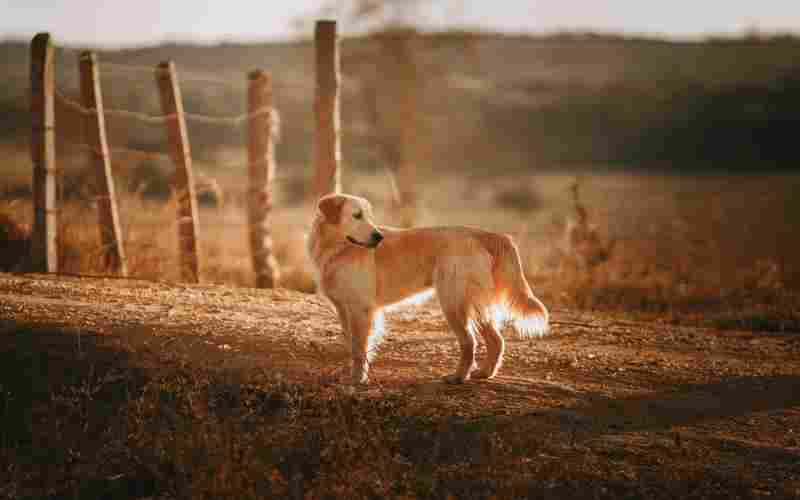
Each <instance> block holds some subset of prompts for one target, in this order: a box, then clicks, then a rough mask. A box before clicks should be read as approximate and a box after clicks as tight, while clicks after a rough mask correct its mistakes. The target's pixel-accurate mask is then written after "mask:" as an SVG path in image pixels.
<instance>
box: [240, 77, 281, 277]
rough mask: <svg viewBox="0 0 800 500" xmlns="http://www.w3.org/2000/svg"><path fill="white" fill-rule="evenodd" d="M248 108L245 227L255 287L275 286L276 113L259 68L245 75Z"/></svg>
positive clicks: (267, 79)
mask: <svg viewBox="0 0 800 500" xmlns="http://www.w3.org/2000/svg"><path fill="white" fill-rule="evenodd" d="M248 80H249V86H248V91H247V109H248V113H249V115H250V121H249V122H248V128H247V136H248V148H247V156H248V158H247V160H248V171H249V174H250V186H249V189H248V194H249V196H248V200H247V201H248V212H247V215H248V226H249V227H248V230H249V235H250V254H251V257H252V261H253V271H255V275H256V287H257V288H275V286H277V284H278V281H279V279H280V269H279V268H278V261H277V260H275V256H274V255H273V254H272V228H271V227H270V223H269V213H270V211H271V210H272V181H273V179H274V178H275V142H276V141H277V137H278V126H279V123H278V114H277V112H276V111H275V110H274V109H273V108H272V79H271V78H270V75H269V74H268V73H265V72H264V71H261V70H255V71H252V72H251V73H250V74H249V75H248Z"/></svg>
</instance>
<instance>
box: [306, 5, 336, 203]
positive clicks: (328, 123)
mask: <svg viewBox="0 0 800 500" xmlns="http://www.w3.org/2000/svg"><path fill="white" fill-rule="evenodd" d="M314 46H315V47H316V75H317V76H316V79H317V85H316V98H315V101H314V112H315V114H316V118H317V130H316V140H315V144H314V152H315V161H314V165H315V167H314V168H315V173H314V192H313V196H314V197H315V198H314V200H313V201H316V200H317V199H318V198H319V197H320V196H323V195H325V194H327V193H338V192H340V191H341V190H342V189H341V173H340V165H339V163H340V161H341V156H342V155H341V146H340V144H339V139H340V137H339V127H340V125H339V41H338V38H337V34H336V21H329V20H323V21H317V24H316V28H315V30H314Z"/></svg>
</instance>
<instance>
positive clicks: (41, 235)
mask: <svg viewBox="0 0 800 500" xmlns="http://www.w3.org/2000/svg"><path fill="white" fill-rule="evenodd" d="M53 54H54V51H53V43H52V40H51V38H50V34H49V33H39V34H37V35H36V36H35V37H33V40H32V41H31V122H32V127H31V132H32V133H31V161H32V162H33V234H32V235H31V269H32V270H34V271H39V272H48V273H55V272H58V237H57V234H58V212H57V206H56V205H57V203H58V199H57V195H56V192H57V190H56V142H55V124H56V120H55V107H54V106H55V68H54V61H53V57H54V55H53Z"/></svg>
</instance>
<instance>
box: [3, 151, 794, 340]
mask: <svg viewBox="0 0 800 500" xmlns="http://www.w3.org/2000/svg"><path fill="white" fill-rule="evenodd" d="M203 167H204V165H202V164H201V165H200V168H201V170H203ZM205 167H206V169H205V171H206V172H211V171H213V170H211V169H210V168H208V166H207V165H205ZM287 170H288V171H291V169H287ZM295 171H296V170H295ZM215 177H216V179H217V180H218V182H219V183H220V184H221V186H222V189H223V190H224V191H225V198H226V200H228V201H227V202H226V204H225V205H224V206H223V207H222V208H214V209H209V208H204V209H202V210H201V215H200V220H201V221H200V248H201V252H202V255H201V260H202V268H203V273H204V277H205V280H206V281H208V282H212V283H225V284H234V285H239V286H252V285H253V276H252V272H251V268H250V260H249V259H250V258H249V252H248V248H247V246H246V239H245V235H246V216H245V207H244V205H243V203H244V202H243V200H244V196H243V192H244V186H245V183H244V181H243V179H242V173H241V172H220V173H219V174H218V175H216V176H215ZM576 179H577V180H578V182H579V184H580V201H579V204H580V207H581V208H576V206H577V205H576V200H575V199H574V193H573V190H572V189H571V186H574V185H575V182H576ZM347 180H348V181H349V182H346V185H345V189H346V190H347V191H349V192H353V193H355V194H360V195H364V196H367V197H368V198H370V199H371V200H372V201H373V203H374V204H375V205H376V208H377V211H378V219H379V220H391V214H390V213H388V210H389V205H388V203H384V200H388V199H389V193H388V184H387V182H386V179H385V177H384V176H383V175H354V176H352V177H349V178H348V179H347ZM18 184H19V183H17V185H18ZM301 184H302V177H299V176H297V175H293V176H288V177H283V178H281V179H280V180H279V181H278V183H277V187H276V191H277V193H276V197H277V200H278V205H277V207H276V209H275V211H274V214H273V218H272V221H273V235H274V240H275V247H274V248H275V253H276V257H277V259H278V261H279V263H280V265H281V267H282V269H283V273H282V274H283V282H282V286H284V287H287V288H292V289H296V290H301V291H311V290H312V289H313V283H312V279H311V275H310V272H309V270H308V267H307V263H306V261H305V255H304V244H303V241H304V233H305V228H306V224H307V222H308V211H307V209H306V208H305V207H303V205H302V204H301V203H300V202H299V200H301V199H302V197H301V196H300V195H299V192H298V186H299V185H301ZM797 189H800V178H798V177H796V176H790V175H781V176H778V175H776V176H761V177H756V176H738V177H736V176H670V175H634V174H627V173H624V172H619V173H606V174H580V175H579V176H578V177H575V176H574V175H558V174H542V175H529V176H523V175H517V176H513V177H511V176H508V177H500V178H493V179H485V178H474V177H472V178H470V177H454V176H447V177H438V178H434V177H433V176H428V179H427V182H426V183H425V184H424V188H423V189H422V190H421V193H420V199H421V200H422V201H421V205H422V207H423V210H422V211H421V214H422V215H421V217H422V219H421V220H420V223H421V224H468V225H476V226H482V227H486V228H489V229H493V230H497V231H503V232H508V233H511V234H513V235H514V236H515V237H516V239H517V241H518V242H519V245H520V248H521V252H522V255H523V258H524V261H525V267H526V270H527V272H528V274H529V276H530V278H531V280H532V283H533V284H534V288H535V289H536V291H537V293H538V294H540V295H542V296H543V297H544V298H545V300H546V301H547V302H548V303H549V304H552V307H556V308H558V307H562V306H577V307H581V308H588V309H592V308H600V309H615V310H620V311H629V312H635V313H645V314H657V315H660V316H663V315H665V314H666V315H667V316H668V317H670V318H671V319H673V320H676V321H691V322H695V323H696V322H698V321H699V322H704V323H708V324H711V325H713V326H719V327H727V328H730V327H734V328H764V329H769V330H774V329H779V330H791V329H797V328H798V323H799V320H798V317H797V311H798V303H800V302H799V301H798V290H799V289H800V259H798V257H797V256H798V255H800V238H798V237H797V235H796V232H795V231H794V230H793V224H794V222H795V221H794V218H796V214H798V213H800V201H796V199H795V198H794V197H793V193H794V192H796V190H797ZM6 192H7V193H10V194H13V193H18V192H19V188H18V187H17V188H15V187H14V186H12V185H9V186H8V187H7V188H6ZM120 203H121V206H120V213H121V214H122V225H123V230H124V237H125V245H126V250H127V254H128V258H129V269H130V272H131V274H132V275H133V276H137V277H143V278H149V279H154V280H166V281H177V280H178V279H179V275H178V273H177V266H176V262H177V257H178V256H177V255H176V248H177V245H176V228H175V223H174V220H172V214H173V213H174V206H173V205H172V204H171V203H169V202H166V203H165V202H158V201H149V200H144V199H142V198H141V197H137V196H135V195H124V196H123V197H122V200H121V202H120ZM0 213H3V214H5V215H6V217H8V218H10V219H12V220H14V221H16V222H17V223H19V224H21V225H22V227H29V224H30V215H31V209H30V202H29V200H26V199H20V198H19V197H17V198H12V199H7V200H6V201H5V202H3V203H2V205H0ZM581 214H582V215H581ZM95 217H96V215H95V211H94V207H93V206H92V204H91V203H89V202H86V201H84V200H80V199H78V200H74V199H73V200H71V201H69V202H68V203H66V204H65V205H64V207H63V209H62V212H61V220H62V224H61V229H60V234H61V238H62V241H63V242H64V245H65V246H64V248H65V250H64V251H63V253H62V257H61V260H62V262H61V268H62V269H63V270H64V271H65V272H70V273H83V274H99V273H102V272H103V270H102V268H101V267H100V263H101V261H102V259H101V254H100V248H99V246H98V233H97V228H96V226H95V224H94V219H95ZM581 220H582V221H583V222H580V221H581ZM576 223H580V224H584V225H585V226H586V227H585V228H584V231H586V230H589V229H591V234H592V235H593V237H595V239H596V240H597V242H599V243H598V244H599V245H602V246H609V247H610V242H612V241H613V242H614V245H613V248H608V249H601V250H603V251H601V252H600V254H601V255H602V256H603V258H601V259H599V260H598V259H594V260H592V262H591V263H590V264H587V260H586V259H585V258H582V255H580V254H582V253H583V252H585V251H586V248H580V249H579V248H577V247H576V246H575V244H574V241H573V243H572V244H571V243H570V236H569V234H573V239H574V231H575V227H576ZM570 231H572V233H570ZM605 250H608V251H605Z"/></svg>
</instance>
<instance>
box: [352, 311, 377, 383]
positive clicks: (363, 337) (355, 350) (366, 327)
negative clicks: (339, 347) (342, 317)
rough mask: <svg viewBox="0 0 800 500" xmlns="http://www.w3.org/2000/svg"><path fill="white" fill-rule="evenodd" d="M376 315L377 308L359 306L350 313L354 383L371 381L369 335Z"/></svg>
mask: <svg viewBox="0 0 800 500" xmlns="http://www.w3.org/2000/svg"><path fill="white" fill-rule="evenodd" d="M374 316H375V309H373V308H369V307H361V308H357V309H356V310H354V311H351V313H350V314H349V318H348V325H349V326H350V342H351V344H350V353H351V355H352V359H353V366H352V382H353V384H366V383H367V382H369V354H370V353H369V337H370V335H371V334H372V323H373V318H374Z"/></svg>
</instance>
